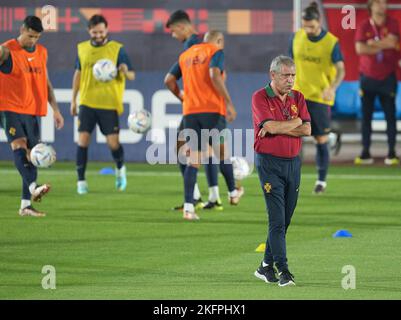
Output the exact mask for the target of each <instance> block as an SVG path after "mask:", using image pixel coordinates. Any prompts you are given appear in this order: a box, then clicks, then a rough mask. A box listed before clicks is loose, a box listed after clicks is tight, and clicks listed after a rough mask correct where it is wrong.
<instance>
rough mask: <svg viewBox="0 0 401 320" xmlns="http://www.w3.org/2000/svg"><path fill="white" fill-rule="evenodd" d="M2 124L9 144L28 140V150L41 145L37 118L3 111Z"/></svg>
mask: <svg viewBox="0 0 401 320" xmlns="http://www.w3.org/2000/svg"><path fill="white" fill-rule="evenodd" d="M2 122H3V128H4V131H5V133H6V136H7V141H8V142H9V143H11V142H13V141H14V140H15V139H18V138H26V139H27V146H28V149H32V148H33V147H34V146H35V145H37V144H38V143H39V141H40V130H39V122H38V118H37V117H36V116H32V115H29V114H19V113H15V112H11V111H3V112H2Z"/></svg>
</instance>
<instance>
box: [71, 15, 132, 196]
mask: <svg viewBox="0 0 401 320" xmlns="http://www.w3.org/2000/svg"><path fill="white" fill-rule="evenodd" d="M88 32H89V36H90V40H87V41H84V42H81V43H79V44H78V46H77V48H78V57H77V60H76V65H75V73H74V78H73V84H72V90H73V93H72V101H71V114H72V115H73V116H75V115H77V112H78V111H77V103H76V100H77V95H78V92H79V93H80V95H79V113H78V119H79V126H78V131H79V136H78V148H77V157H76V165H77V173H78V182H77V192H78V194H86V193H88V183H87V182H86V179H85V171H86V164H87V162H88V147H89V144H90V138H91V134H92V131H93V129H94V128H95V126H96V124H98V125H99V128H100V131H101V132H102V133H103V134H104V135H105V136H106V141H107V145H108V146H109V148H110V150H111V154H112V156H113V159H114V161H115V163H116V188H117V190H119V191H124V190H125V189H126V187H127V178H126V167H125V165H124V150H123V147H122V145H121V144H120V141H119V131H120V128H119V119H118V117H119V115H121V114H122V113H123V108H124V107H123V95H124V89H125V80H126V79H128V80H134V79H135V73H134V71H133V69H132V66H131V62H130V60H129V58H128V56H127V54H126V52H125V50H124V47H123V45H122V44H121V43H119V42H117V41H114V40H109V39H108V37H107V35H108V29H107V21H106V19H105V18H104V17H103V16H101V15H94V16H92V17H91V18H90V20H89V22H88ZM99 59H109V60H111V61H113V62H115V64H116V66H117V68H118V74H117V76H116V78H115V79H113V80H111V81H109V82H99V81H97V80H96V79H95V78H94V76H93V73H92V67H93V65H94V64H95V63H96V61H97V60H99Z"/></svg>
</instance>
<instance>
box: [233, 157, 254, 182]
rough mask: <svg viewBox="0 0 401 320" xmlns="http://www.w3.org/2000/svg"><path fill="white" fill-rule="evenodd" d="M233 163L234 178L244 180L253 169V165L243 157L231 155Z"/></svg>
mask: <svg viewBox="0 0 401 320" xmlns="http://www.w3.org/2000/svg"><path fill="white" fill-rule="evenodd" d="M231 162H232V164H233V171H234V179H235V180H243V179H245V178H246V177H248V176H250V175H251V173H252V171H253V166H252V165H251V164H249V162H248V161H247V160H246V159H245V158H243V157H236V156H234V157H231Z"/></svg>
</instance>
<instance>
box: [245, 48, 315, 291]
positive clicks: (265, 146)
mask: <svg viewBox="0 0 401 320" xmlns="http://www.w3.org/2000/svg"><path fill="white" fill-rule="evenodd" d="M270 78H271V82H270V83H269V84H267V85H266V87H264V88H261V89H259V90H258V91H256V92H255V93H254V94H253V96H252V116H253V126H254V131H255V142H254V149H255V153H256V168H257V171H258V175H259V180H260V184H261V186H262V191H263V194H264V197H265V201H266V207H267V213H268V217H269V232H268V237H267V241H266V250H265V255H264V259H263V261H262V263H261V265H260V267H259V268H258V269H257V270H256V271H255V276H256V277H257V278H259V279H261V280H264V281H266V282H278V284H279V286H287V285H295V281H294V277H293V275H292V274H291V273H290V271H289V269H288V264H287V254H286V240H285V237H286V232H287V229H288V226H289V225H290V221H291V217H292V215H293V213H294V210H295V207H296V204H297V199H298V192H299V185H300V180H301V159H300V157H299V153H300V151H301V146H302V139H301V137H302V136H309V135H310V134H311V126H310V115H309V113H308V110H307V107H306V104H305V99H304V96H303V95H302V93H300V92H299V91H296V90H292V88H293V86H294V80H295V65H294V61H293V60H292V59H291V58H290V57H286V56H278V57H276V58H274V59H273V61H272V63H271V65H270ZM274 264H275V267H276V268H277V269H278V274H279V279H277V278H276V269H275V267H274Z"/></svg>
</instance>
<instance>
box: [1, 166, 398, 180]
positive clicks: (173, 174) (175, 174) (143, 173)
mask: <svg viewBox="0 0 401 320" xmlns="http://www.w3.org/2000/svg"><path fill="white" fill-rule="evenodd" d="M86 173H87V174H89V175H98V174H99V175H100V173H99V171H96V170H87V171H86ZM0 174H18V173H17V171H16V170H15V169H0ZM39 175H66V176H68V175H74V176H75V175H76V171H75V170H65V169H60V170H57V169H51V168H50V169H41V170H39ZM127 175H128V176H137V177H160V176H163V177H181V174H180V173H179V172H169V171H128V172H127ZM198 175H200V176H205V173H204V172H200V173H198ZM251 177H252V178H257V174H256V173H253V174H252V175H251ZM302 178H305V179H314V178H316V174H315V173H304V174H303V175H302ZM329 179H330V180H401V175H363V174H360V175H356V174H331V175H329Z"/></svg>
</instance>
